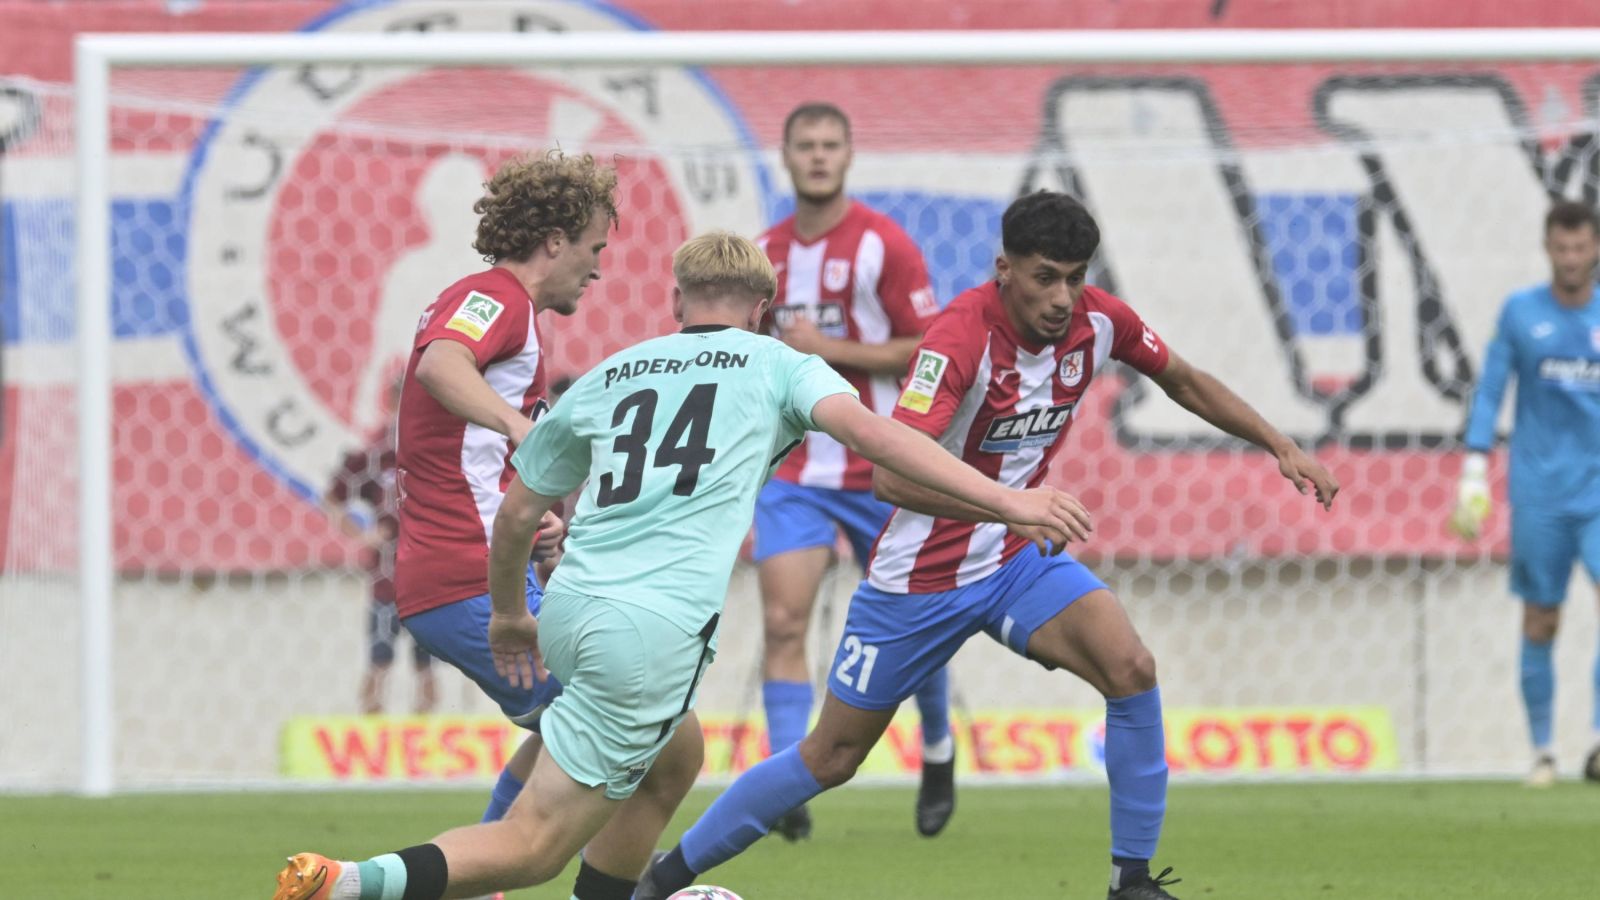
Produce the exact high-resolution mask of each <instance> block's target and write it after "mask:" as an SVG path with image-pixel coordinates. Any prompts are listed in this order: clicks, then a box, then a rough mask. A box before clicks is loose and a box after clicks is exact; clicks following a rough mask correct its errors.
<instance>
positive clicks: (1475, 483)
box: [1450, 453, 1492, 541]
mask: <svg viewBox="0 0 1600 900" xmlns="http://www.w3.org/2000/svg"><path fill="white" fill-rule="evenodd" d="M1491 508H1492V503H1491V502H1490V499H1489V458H1488V457H1487V456H1485V455H1484V454H1482V453H1469V454H1467V458H1466V461H1465V462H1463V463H1462V464H1461V481H1460V482H1459V483H1457V485H1456V508H1455V511H1454V512H1452V513H1451V514H1450V530H1451V531H1453V532H1455V533H1456V535H1457V536H1459V537H1461V538H1464V539H1466V540H1469V541H1470V540H1472V539H1473V538H1476V537H1477V536H1478V535H1479V534H1481V533H1482V532H1483V523H1484V520H1485V519H1487V518H1489V510H1490V509H1491Z"/></svg>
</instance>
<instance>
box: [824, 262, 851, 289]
mask: <svg viewBox="0 0 1600 900" xmlns="http://www.w3.org/2000/svg"><path fill="white" fill-rule="evenodd" d="M848 284H850V260H848V259H830V260H828V261H827V262H824V263H823V264H822V287H823V288H824V289H826V290H830V291H842V290H844V289H845V286H847V285H848Z"/></svg>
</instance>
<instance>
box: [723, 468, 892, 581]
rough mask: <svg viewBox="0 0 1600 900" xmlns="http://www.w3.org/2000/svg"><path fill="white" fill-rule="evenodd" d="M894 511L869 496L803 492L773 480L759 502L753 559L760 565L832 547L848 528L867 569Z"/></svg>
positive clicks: (830, 490) (867, 493) (805, 489)
mask: <svg viewBox="0 0 1600 900" xmlns="http://www.w3.org/2000/svg"><path fill="white" fill-rule="evenodd" d="M893 511H894V507H892V506H890V505H889V504H887V503H885V502H883V501H882V500H879V499H878V498H877V497H874V496H872V492H871V491H840V490H835V489H833V488H819V487H801V486H800V485H797V484H790V483H789V482H787V481H779V480H778V479H776V478H774V479H772V480H770V481H768V482H767V483H766V486H765V487H763V488H762V489H761V493H760V495H758V496H757V497H756V545H755V549H754V552H753V553H752V556H753V557H754V558H755V561H756V562H761V561H762V560H764V559H767V558H769V557H773V556H777V555H778V554H780V553H788V552H789V551H791V550H806V549H809V548H811V547H832V546H833V543H834V540H835V535H836V534H837V532H838V529H840V528H843V529H844V535H845V537H846V538H847V539H848V540H849V541H850V548H851V549H852V550H854V551H855V554H856V559H857V560H860V562H861V564H862V565H866V562H867V557H868V556H869V555H871V553H872V545H873V543H874V542H876V541H877V540H878V533H879V532H881V531H882V530H883V526H884V524H885V523H887V522H888V521H889V514H890V513H891V512H893Z"/></svg>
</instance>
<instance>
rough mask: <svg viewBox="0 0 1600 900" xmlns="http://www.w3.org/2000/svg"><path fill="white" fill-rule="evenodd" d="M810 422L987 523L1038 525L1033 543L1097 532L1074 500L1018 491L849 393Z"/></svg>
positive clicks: (830, 400)
mask: <svg viewBox="0 0 1600 900" xmlns="http://www.w3.org/2000/svg"><path fill="white" fill-rule="evenodd" d="M811 419H812V421H814V422H816V424H817V427H819V428H821V429H822V430H823V431H825V432H827V433H828V435H830V436H831V437H833V439H834V440H837V441H838V442H839V443H841V444H844V445H845V446H846V447H849V448H850V449H851V450H854V451H856V452H857V453H860V454H861V455H862V456H865V457H866V458H867V459H869V460H871V461H872V462H873V463H874V464H876V465H878V466H881V467H884V468H887V469H890V470H892V471H893V472H895V473H897V474H899V475H900V476H901V477H903V478H905V479H906V480H908V481H910V482H912V483H914V484H917V485H920V486H921V487H924V488H927V489H929V490H931V491H934V492H936V493H940V494H948V495H950V496H951V497H953V498H954V499H955V500H957V501H960V502H962V503H965V504H969V505H970V506H972V507H975V508H977V509H979V510H982V511H984V512H985V513H986V515H985V516H984V518H985V519H986V520H991V521H997V522H1005V523H1008V524H1014V525H1018V526H1024V527H1026V526H1040V527H1041V528H1042V529H1043V531H1042V532H1041V533H1040V536H1039V540H1037V541H1035V543H1036V544H1038V545H1039V546H1040V549H1044V543H1043V541H1045V540H1048V541H1051V542H1053V543H1055V544H1057V545H1060V544H1064V543H1066V542H1068V541H1071V540H1080V541H1081V540H1087V539H1088V537H1089V532H1090V531H1091V530H1093V527H1094V526H1093V524H1092V523H1091V522H1090V519H1089V513H1088V511H1087V510H1085V509H1084V508H1083V505H1082V504H1080V503H1079V502H1078V501H1077V500H1075V499H1074V498H1072V497H1070V496H1068V495H1067V494H1064V493H1062V492H1060V491H1057V490H1054V489H1053V488H1044V489H1037V490H1032V491H1018V490H1012V489H1011V488H1007V487H1002V486H1001V485H999V484H997V483H996V482H995V481H993V480H992V479H990V478H989V477H988V476H986V475H984V474H983V473H981V472H979V471H978V470H977V469H974V468H972V467H971V466H969V465H967V464H966V463H964V462H962V461H961V460H959V459H957V458H955V457H954V456H951V455H950V454H949V453H947V452H945V449H944V448H943V447H940V446H939V445H938V444H937V443H935V442H934V440H933V439H932V438H930V437H928V436H927V435H925V434H923V433H922V432H920V431H917V430H916V429H915V428H912V427H910V426H909V425H905V424H904V423H901V422H896V421H895V420H893V419H888V418H884V417H882V416H879V415H875V414H874V413H872V411H870V410H868V409H867V408H866V407H865V406H862V405H861V401H859V400H857V399H856V398H855V397H854V396H851V395H850V394H833V395H831V396H828V397H824V398H823V399H821V400H819V401H817V404H816V406H814V407H813V408H812V410H811Z"/></svg>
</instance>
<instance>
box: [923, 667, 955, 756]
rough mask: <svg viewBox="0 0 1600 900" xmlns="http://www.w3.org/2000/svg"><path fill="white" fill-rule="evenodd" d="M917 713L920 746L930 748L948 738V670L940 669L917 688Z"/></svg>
mask: <svg viewBox="0 0 1600 900" xmlns="http://www.w3.org/2000/svg"><path fill="white" fill-rule="evenodd" d="M917 711H918V712H920V713H922V746H924V747H931V746H933V745H934V744H937V743H939V742H940V741H943V740H944V739H945V738H947V737H949V736H950V670H949V669H943V668H941V669H940V670H939V671H937V672H935V673H933V675H932V676H930V677H929V678H928V680H927V681H924V682H923V683H922V687H920V688H917Z"/></svg>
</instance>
